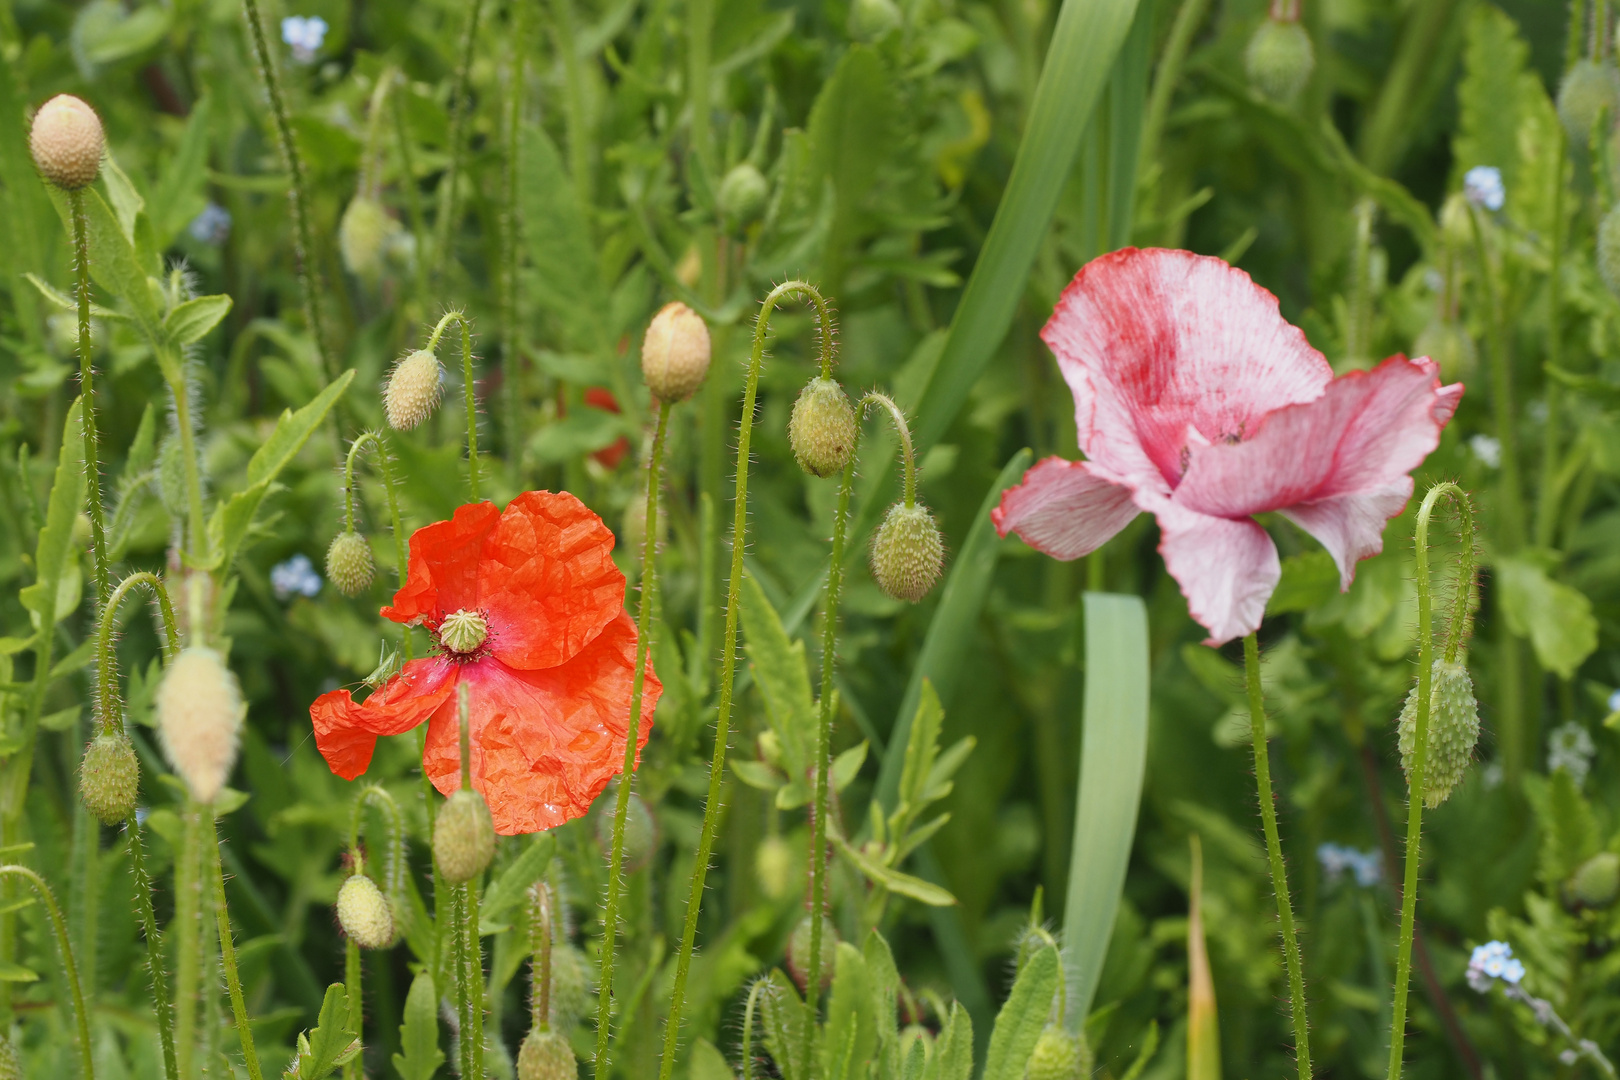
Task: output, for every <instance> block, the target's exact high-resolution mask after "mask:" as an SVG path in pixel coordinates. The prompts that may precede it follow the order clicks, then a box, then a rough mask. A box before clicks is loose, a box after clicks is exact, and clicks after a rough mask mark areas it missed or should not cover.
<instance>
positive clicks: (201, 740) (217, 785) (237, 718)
mask: <svg viewBox="0 0 1620 1080" xmlns="http://www.w3.org/2000/svg"><path fill="white" fill-rule="evenodd" d="M156 705H157V715H158V736H159V738H160V739H161V740H162V743H163V753H164V755H165V756H167V757H168V759H169V764H170V765H171V766H173V768H174V771H175V772H177V773H179V774H180V778H181V779H182V780H184V781H185V782H186V786H187V787H189V788H190V789H191V794H192V796H193V797H194V798H195V799H196V800H197V801H198V802H200V803H205V804H206V803H211V802H213V801H214V797H215V796H217V795H218V794H219V792H220V789H221V788H223V787H224V786H225V781H226V780H227V779H228V778H229V777H230V775H231V767H232V766H234V765H235V764H236V744H237V738H238V736H239V735H240V733H241V730H242V714H243V713H244V712H245V711H246V707H245V706H244V705H243V704H242V691H241V689H240V688H239V687H238V686H237V683H236V676H235V675H233V674H232V673H231V669H230V668H228V667H226V666H225V661H224V660H223V659H222V658H221V657H220V655H219V653H217V652H215V651H214V650H213V649H210V648H207V647H205V646H201V645H193V646H192V647H191V648H188V649H184V650H182V651H181V653H180V655H179V656H177V657H175V659H174V662H173V663H171V664H170V665H169V668H168V670H167V671H165V672H164V673H163V681H162V682H161V683H159V684H158V689H157V694H156Z"/></svg>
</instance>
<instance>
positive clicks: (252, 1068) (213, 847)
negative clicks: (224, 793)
mask: <svg viewBox="0 0 1620 1080" xmlns="http://www.w3.org/2000/svg"><path fill="white" fill-rule="evenodd" d="M201 813H202V816H203V819H204V820H205V821H206V822H207V825H208V835H207V841H208V876H209V878H210V879H211V880H212V882H213V886H214V919H215V921H216V923H217V924H218V926H219V959H220V964H221V965H222V966H223V967H224V968H225V986H226V988H227V989H228V990H229V991H230V995H231V1012H232V1014H233V1015H234V1016H235V1018H236V1037H237V1038H238V1039H239V1040H241V1043H242V1061H243V1063H244V1064H246V1065H247V1072H248V1078H249V1080H263V1076H262V1074H261V1073H260V1071H259V1054H258V1051H256V1050H255V1049H254V1048H253V1027H252V1025H251V1024H250V1023H249V1022H248V1014H247V1002H246V1001H245V1000H244V999H243V997H242V977H241V975H240V974H238V973H237V970H236V941H235V939H234V937H233V936H232V934H231V913H230V909H229V908H227V907H226V906H225V869H224V867H223V866H222V865H221V864H220V858H219V830H218V829H217V828H216V827H215V825H214V809H213V807H211V806H205V807H202V808H201Z"/></svg>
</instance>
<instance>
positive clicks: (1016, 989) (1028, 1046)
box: [983, 945, 1062, 1080]
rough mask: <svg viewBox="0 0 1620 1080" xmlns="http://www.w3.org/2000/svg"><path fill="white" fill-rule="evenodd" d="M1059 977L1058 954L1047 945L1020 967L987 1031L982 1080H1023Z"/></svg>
mask: <svg viewBox="0 0 1620 1080" xmlns="http://www.w3.org/2000/svg"><path fill="white" fill-rule="evenodd" d="M1061 974H1062V972H1061V965H1060V964H1059V963H1058V952H1057V950H1056V949H1054V948H1052V947H1051V946H1050V945H1048V946H1047V947H1045V948H1044V949H1042V950H1041V951H1040V952H1038V953H1036V954H1035V955H1034V956H1032V957H1031V958H1030V960H1029V963H1028V964H1026V965H1024V970H1023V971H1022V972H1021V973H1020V974H1019V976H1018V981H1017V982H1015V983H1013V988H1012V993H1010V994H1008V995H1007V1002H1006V1004H1004V1005H1003V1006H1002V1007H1001V1012H1000V1013H999V1014H998V1015H997V1016H996V1026H995V1027H994V1028H992V1029H991V1031H990V1049H989V1050H988V1051H987V1052H986V1054H985V1058H984V1078H983V1080H1023V1078H1024V1066H1025V1064H1026V1063H1027V1062H1028V1061H1029V1055H1030V1053H1031V1052H1032V1051H1033V1050H1034V1049H1035V1040H1036V1039H1038V1038H1040V1035H1041V1029H1042V1028H1044V1027H1046V1018H1047V1013H1048V1010H1050V1009H1051V1007H1052V999H1053V998H1054V997H1056V996H1057V989H1058V979H1059V977H1060V975H1061Z"/></svg>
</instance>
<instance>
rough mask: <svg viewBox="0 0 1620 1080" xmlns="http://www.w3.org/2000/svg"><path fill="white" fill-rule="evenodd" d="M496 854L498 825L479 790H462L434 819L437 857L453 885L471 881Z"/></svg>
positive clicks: (434, 848) (441, 870)
mask: <svg viewBox="0 0 1620 1080" xmlns="http://www.w3.org/2000/svg"><path fill="white" fill-rule="evenodd" d="M494 857H495V824H494V822H493V820H491V818H490V816H489V805H488V804H487V803H485V802H484V797H483V796H482V795H480V794H478V793H477V792H476V791H469V790H466V789H462V790H461V791H458V792H456V793H455V794H454V795H452V796H450V797H449V798H448V799H446V800H445V802H444V805H443V806H441V807H439V816H438V817H437V818H436V819H435V820H434V822H433V858H434V860H435V861H436V862H437V863H438V864H439V872H440V873H442V874H443V875H444V880H446V881H448V882H449V883H450V884H452V885H460V884H461V883H462V882H465V881H471V880H472V879H473V878H475V877H477V876H478V875H479V874H481V873H483V872H484V868H485V867H487V866H488V865H489V862H490V860H491V859H493V858H494Z"/></svg>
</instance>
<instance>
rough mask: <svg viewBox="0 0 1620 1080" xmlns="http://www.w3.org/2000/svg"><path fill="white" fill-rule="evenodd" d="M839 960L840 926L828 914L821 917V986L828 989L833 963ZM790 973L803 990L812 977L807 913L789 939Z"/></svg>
mask: <svg viewBox="0 0 1620 1080" xmlns="http://www.w3.org/2000/svg"><path fill="white" fill-rule="evenodd" d="M837 962H838V928H837V927H836V926H834V925H833V921H832V920H831V919H829V918H827V916H825V915H823V916H822V917H821V971H820V972H819V974H820V976H821V986H822V989H826V987H827V984H828V983H830V982H832V976H833V965H834V964H835V963H837ZM787 966H788V973H789V974H791V975H792V976H793V981H794V982H796V983H798V984H799V989H801V990H803V989H804V988H805V984H806V983H807V982H808V980H809V978H810V916H809V915H806V916H805V917H804V918H802V919H800V920H799V925H798V926H796V927H794V928H793V936H792V937H791V938H789V939H788V954H787Z"/></svg>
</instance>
